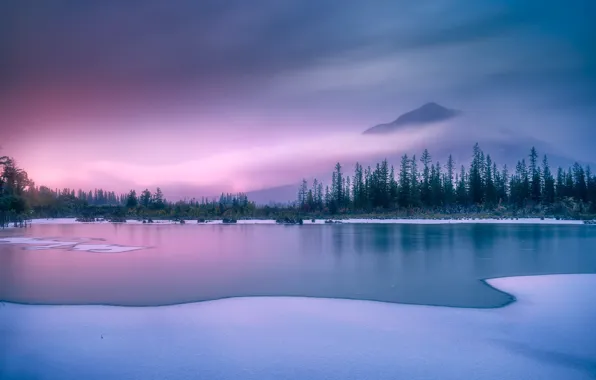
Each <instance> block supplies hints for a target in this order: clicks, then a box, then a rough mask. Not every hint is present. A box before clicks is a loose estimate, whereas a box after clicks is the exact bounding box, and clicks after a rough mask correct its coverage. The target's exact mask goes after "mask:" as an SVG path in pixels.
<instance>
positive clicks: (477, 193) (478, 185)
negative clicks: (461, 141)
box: [469, 143, 485, 205]
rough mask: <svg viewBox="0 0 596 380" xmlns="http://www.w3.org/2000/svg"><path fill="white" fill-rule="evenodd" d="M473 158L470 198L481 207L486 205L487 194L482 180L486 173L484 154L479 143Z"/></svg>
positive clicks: (475, 147)
mask: <svg viewBox="0 0 596 380" xmlns="http://www.w3.org/2000/svg"><path fill="white" fill-rule="evenodd" d="M472 157H473V158H472V163H471V164H470V174H469V185H470V198H471V201H472V203H473V204H474V205H481V204H482V203H484V194H485V189H484V183H483V178H482V177H483V172H484V170H483V168H484V153H483V152H482V150H481V149H480V146H479V145H478V143H476V144H475V145H474V153H473V156H472Z"/></svg>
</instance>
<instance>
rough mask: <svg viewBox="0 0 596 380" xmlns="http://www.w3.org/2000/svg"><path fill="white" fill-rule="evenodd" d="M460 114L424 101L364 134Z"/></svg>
mask: <svg viewBox="0 0 596 380" xmlns="http://www.w3.org/2000/svg"><path fill="white" fill-rule="evenodd" d="M460 114H461V111H458V110H453V109H449V108H445V107H443V106H441V105H439V104H437V103H434V102H431V103H426V104H425V105H423V106H422V107H419V108H416V109H415V110H412V111H410V112H406V113H404V114H403V115H401V116H400V117H398V118H397V119H396V120H395V121H393V122H391V123H386V124H379V125H376V126H374V127H372V128H369V129H367V130H366V131H364V132H363V133H364V134H385V133H392V132H395V131H397V130H399V129H400V128H402V127H405V126H411V125H417V124H430V123H437V122H440V121H445V120H449V119H451V118H454V117H456V116H458V115H460Z"/></svg>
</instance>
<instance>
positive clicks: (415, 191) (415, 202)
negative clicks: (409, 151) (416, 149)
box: [410, 155, 421, 207]
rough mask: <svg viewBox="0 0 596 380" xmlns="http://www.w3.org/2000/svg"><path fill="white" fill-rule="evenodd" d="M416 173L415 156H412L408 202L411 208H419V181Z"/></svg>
mask: <svg viewBox="0 0 596 380" xmlns="http://www.w3.org/2000/svg"><path fill="white" fill-rule="evenodd" d="M418 178H419V173H418V164H417V163H416V155H413V156H412V161H411V163H410V191H411V195H410V201H411V203H412V206H413V207H420V206H421V202H420V181H419V179H418Z"/></svg>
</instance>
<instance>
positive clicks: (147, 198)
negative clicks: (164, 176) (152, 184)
mask: <svg viewBox="0 0 596 380" xmlns="http://www.w3.org/2000/svg"><path fill="white" fill-rule="evenodd" d="M150 204H151V192H150V191H149V189H145V190H143V192H142V193H141V206H143V207H145V208H148V207H149V205H150Z"/></svg>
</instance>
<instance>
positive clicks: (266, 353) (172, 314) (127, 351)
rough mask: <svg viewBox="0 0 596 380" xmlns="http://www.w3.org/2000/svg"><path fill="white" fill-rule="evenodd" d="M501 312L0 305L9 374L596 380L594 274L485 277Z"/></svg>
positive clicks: (3, 372)
mask: <svg viewBox="0 0 596 380" xmlns="http://www.w3.org/2000/svg"><path fill="white" fill-rule="evenodd" d="M489 282H490V284H491V285H493V286H497V287H499V288H500V289H503V290H505V291H508V292H512V293H513V294H515V295H516V297H517V300H518V301H517V302H515V303H513V304H511V305H510V306H507V307H505V308H500V309H482V310H481V309H457V308H444V307H432V306H413V305H399V304H389V303H377V302H369V301H355V300H334V299H316V298H292V297H288V298H277V297H270V298H267V297H264V298H233V299H226V300H219V301H210V302H203V303H195V304H185V305H176V306H164V307H137V308H135V307H113V306H32V305H16V304H4V306H2V305H0V379H2V380H5V379H7V380H8V379H21V378H35V379H83V378H84V379H102V380H103V379H132V378H137V379H166V378H169V379H181V380H186V379H234V380H237V379H242V380H251V379H260V380H269V379H271V380H282V379H300V380H303V379H309V380H319V379H329V380H335V379H337V380H340V379H341V380H350V379H379V380H383V379H391V380H394V379H457V380H459V379H495V380H496V379H498V380H506V379H524V380H531V379H540V380H543V379H567V380H574V379H593V378H594V374H596V344H594V342H596V331H595V330H594V321H595V320H596V292H594V291H592V290H593V289H594V288H595V287H596V275H555V276H542V277H518V278H503V279H495V280H490V281H489Z"/></svg>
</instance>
